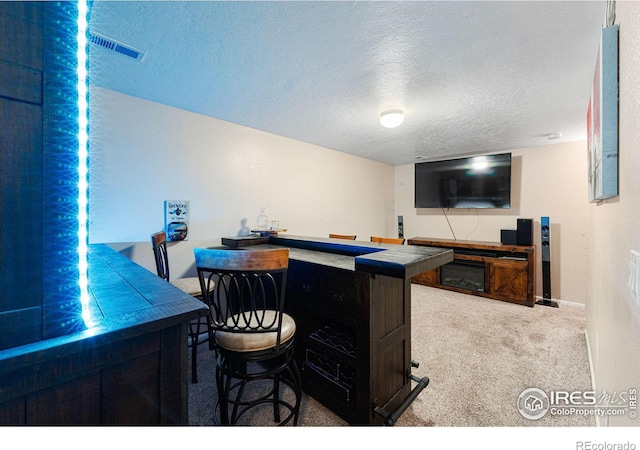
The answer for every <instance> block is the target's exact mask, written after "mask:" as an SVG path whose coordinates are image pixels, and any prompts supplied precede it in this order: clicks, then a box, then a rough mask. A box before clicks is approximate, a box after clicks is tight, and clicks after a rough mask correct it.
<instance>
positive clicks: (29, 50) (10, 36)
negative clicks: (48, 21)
mask: <svg viewBox="0 0 640 450" xmlns="http://www.w3.org/2000/svg"><path fill="white" fill-rule="evenodd" d="M42 17H43V13H42V2H32V1H24V2H20V1H8V2H7V1H0V33H1V35H0V59H3V60H6V61H13V62H16V63H18V64H20V65H22V66H26V67H31V68H34V69H38V70H42Z"/></svg>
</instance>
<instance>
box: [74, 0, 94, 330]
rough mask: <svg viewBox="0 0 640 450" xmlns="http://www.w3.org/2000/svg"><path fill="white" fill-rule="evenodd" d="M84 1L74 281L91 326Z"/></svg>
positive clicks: (82, 0)
mask: <svg viewBox="0 0 640 450" xmlns="http://www.w3.org/2000/svg"><path fill="white" fill-rule="evenodd" d="M87 13H88V8H87V2H86V0H78V36H77V41H78V53H77V55H78V68H77V71H78V270H79V274H78V284H79V285H80V303H81V304H82V319H83V320H84V323H85V325H86V326H87V327H91V326H92V320H91V315H90V313H89V278H88V269H89V267H88V262H87V249H88V242H89V239H88V230H87V219H88V218H87V203H88V191H89V177H88V167H87V159H88V156H89V150H88V145H89V117H88V112H89V111H88V110H89V108H88V106H89V104H88V86H87Z"/></svg>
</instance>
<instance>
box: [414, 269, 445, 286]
mask: <svg viewBox="0 0 640 450" xmlns="http://www.w3.org/2000/svg"><path fill="white" fill-rule="evenodd" d="M411 282H412V283H416V284H423V285H425V286H434V285H436V284H439V283H440V267H437V268H435V269H431V270H427V271H426V272H422V273H421V274H419V275H416V276H415V277H413V278H412V279H411Z"/></svg>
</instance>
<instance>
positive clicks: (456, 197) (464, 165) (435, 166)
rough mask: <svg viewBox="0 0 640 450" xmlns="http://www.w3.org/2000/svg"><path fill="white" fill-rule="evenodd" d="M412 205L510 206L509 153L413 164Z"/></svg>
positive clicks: (417, 206)
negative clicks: (413, 203) (413, 191)
mask: <svg viewBox="0 0 640 450" xmlns="http://www.w3.org/2000/svg"><path fill="white" fill-rule="evenodd" d="M415 207H416V208H511V153H502V154H497V155H482V156H473V157H468V158H458V159H448V160H444V161H430V162H422V163H416V165H415Z"/></svg>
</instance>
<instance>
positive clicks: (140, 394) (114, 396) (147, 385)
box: [101, 353, 160, 425]
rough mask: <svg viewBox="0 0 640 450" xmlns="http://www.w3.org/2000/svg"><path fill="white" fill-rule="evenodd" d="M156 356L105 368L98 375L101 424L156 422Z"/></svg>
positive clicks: (146, 356) (156, 354)
mask: <svg viewBox="0 0 640 450" xmlns="http://www.w3.org/2000/svg"><path fill="white" fill-rule="evenodd" d="M159 399H160V366H159V353H152V354H149V355H144V356H142V357H140V358H136V359H133V360H129V361H125V362H123V363H122V364H120V365H117V366H113V367H110V368H108V369H105V370H104V372H103V375H102V399H101V400H102V423H103V424H105V425H149V424H157V423H160V408H159V406H160V405H159V402H158V400H159Z"/></svg>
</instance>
